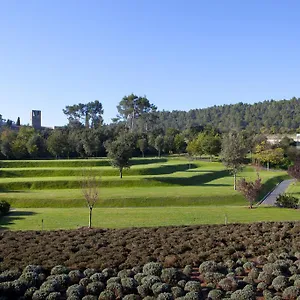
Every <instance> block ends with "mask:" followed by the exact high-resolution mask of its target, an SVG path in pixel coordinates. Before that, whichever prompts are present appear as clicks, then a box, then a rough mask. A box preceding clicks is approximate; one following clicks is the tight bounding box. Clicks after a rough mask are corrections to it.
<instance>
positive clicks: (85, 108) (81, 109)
mask: <svg viewBox="0 0 300 300" xmlns="http://www.w3.org/2000/svg"><path fill="white" fill-rule="evenodd" d="M103 112H104V111H103V108H102V104H101V103H100V102H99V101H98V100H95V101H92V102H88V103H86V104H83V103H79V104H74V105H68V106H66V108H65V109H63V113H64V114H65V115H67V117H68V120H69V122H70V123H71V124H72V123H78V122H79V123H81V124H83V125H84V126H85V127H86V128H97V127H99V126H100V125H102V123H103V118H102V115H103Z"/></svg>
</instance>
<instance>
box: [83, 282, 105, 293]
mask: <svg viewBox="0 0 300 300" xmlns="http://www.w3.org/2000/svg"><path fill="white" fill-rule="evenodd" d="M85 289H86V292H87V293H88V294H90V295H95V296H99V294H100V293H101V292H102V291H104V289H105V285H104V283H103V282H101V281H93V282H91V283H89V284H88V285H87V286H86V288H85Z"/></svg>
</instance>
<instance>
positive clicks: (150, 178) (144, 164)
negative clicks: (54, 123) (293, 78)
mask: <svg viewBox="0 0 300 300" xmlns="http://www.w3.org/2000/svg"><path fill="white" fill-rule="evenodd" d="M107 162H108V161H107V160H105V159H99V160H64V161H61V160H57V161H19V165H18V161H2V162H1V165H3V166H5V167H6V168H4V169H2V172H0V173H2V175H1V176H2V178H0V190H1V191H2V192H1V193H0V199H4V200H8V201H9V202H10V203H11V205H12V206H13V207H82V206H83V205H84V203H85V202H84V199H83V196H82V191H81V189H80V175H81V174H82V171H83V170H84V168H85V167H87V168H89V166H90V165H91V164H92V165H94V166H93V167H91V170H92V172H93V173H94V174H99V175H102V176H101V188H100V200H99V202H98V205H100V206H103V207H128V206H130V207H131V206H138V207H139V206H191V205H192V206H193V205H245V200H244V199H243V197H242V196H241V195H240V194H239V193H238V192H236V191H234V190H233V187H232V184H233V179H232V176H231V174H230V173H229V172H228V171H227V170H226V169H225V168H224V166H223V165H222V164H221V163H218V162H204V161H194V162H193V163H192V164H189V162H187V161H186V160H185V159H166V158H162V159H158V158H157V159H133V160H132V165H133V166H132V167H131V168H130V169H129V170H125V171H124V177H123V179H120V178H119V177H118V174H117V170H116V169H113V168H112V167H109V166H106V165H105V164H106V163H107ZM26 163H28V167H27V168H26ZM100 164H102V165H103V166H102V167H99V165H100ZM34 165H35V166H36V167H33V166H34ZM49 165H52V166H51V167H49ZM71 165H72V166H71ZM62 166H64V167H62ZM83 166H85V167H83ZM8 167H11V168H8ZM17 167H18V168H17ZM5 174H6V175H8V176H9V177H8V178H3V177H4V176H5ZM66 175H68V176H66ZM113 175H115V176H113ZM17 176H20V177H17ZM30 176H31V177H30ZM239 176H243V177H247V178H251V179H254V178H255V176H256V174H255V172H254V171H253V169H252V168H250V167H248V168H245V169H244V171H243V172H242V173H241V174H240V175H239ZM260 176H261V177H262V179H263V182H264V184H265V190H264V191H263V193H262V194H264V193H266V192H267V191H268V190H269V189H270V188H271V187H272V186H274V185H275V184H276V183H278V182H279V181H280V180H282V178H283V177H284V176H285V173H284V172H271V171H269V172H266V171H263V172H261V173H260Z"/></svg>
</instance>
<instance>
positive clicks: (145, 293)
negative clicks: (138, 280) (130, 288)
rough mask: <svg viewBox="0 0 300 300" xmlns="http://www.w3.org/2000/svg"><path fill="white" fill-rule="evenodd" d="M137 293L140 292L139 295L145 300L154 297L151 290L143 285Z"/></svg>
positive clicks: (138, 288)
mask: <svg viewBox="0 0 300 300" xmlns="http://www.w3.org/2000/svg"><path fill="white" fill-rule="evenodd" d="M137 292H138V294H139V295H140V296H141V297H143V298H145V297H147V296H150V295H152V291H151V289H150V288H149V287H148V286H146V285H143V284H142V285H139V286H138V287H137Z"/></svg>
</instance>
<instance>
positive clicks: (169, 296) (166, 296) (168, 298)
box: [157, 293, 174, 300]
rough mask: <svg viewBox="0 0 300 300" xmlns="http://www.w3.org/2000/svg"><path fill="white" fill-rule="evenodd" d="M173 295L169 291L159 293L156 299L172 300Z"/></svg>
mask: <svg viewBox="0 0 300 300" xmlns="http://www.w3.org/2000/svg"><path fill="white" fill-rule="evenodd" d="M173 299H174V298H173V295H172V294H171V293H161V294H159V295H158V297H157V300H173Z"/></svg>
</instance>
